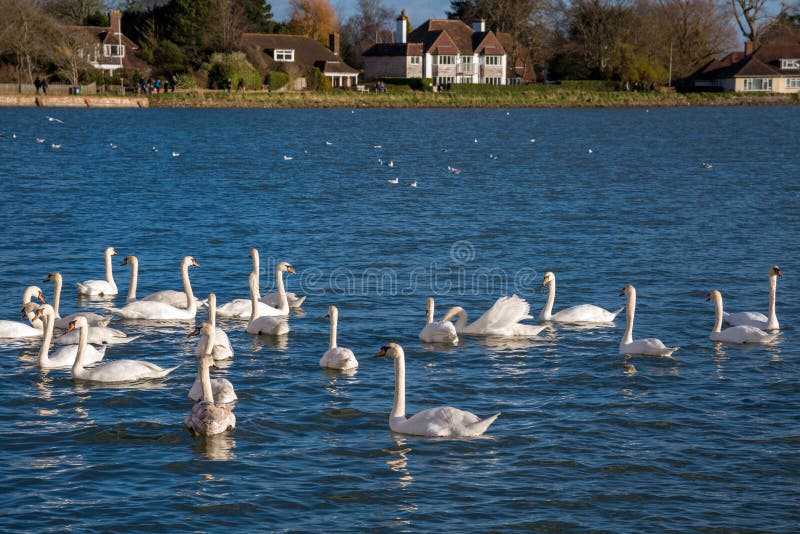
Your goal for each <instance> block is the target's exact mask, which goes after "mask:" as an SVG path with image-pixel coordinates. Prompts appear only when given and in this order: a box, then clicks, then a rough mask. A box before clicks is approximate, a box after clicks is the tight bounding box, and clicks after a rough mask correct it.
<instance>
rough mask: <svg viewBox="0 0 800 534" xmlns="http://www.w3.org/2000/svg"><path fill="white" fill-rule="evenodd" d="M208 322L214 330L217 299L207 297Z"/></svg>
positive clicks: (215, 326)
mask: <svg viewBox="0 0 800 534" xmlns="http://www.w3.org/2000/svg"><path fill="white" fill-rule="evenodd" d="M208 322H209V323H211V328H212V329H214V330H215V331H216V328H217V299H216V298H213V299H208Z"/></svg>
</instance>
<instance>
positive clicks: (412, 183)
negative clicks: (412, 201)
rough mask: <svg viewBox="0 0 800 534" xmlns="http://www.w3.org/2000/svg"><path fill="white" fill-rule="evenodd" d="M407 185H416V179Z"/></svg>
mask: <svg viewBox="0 0 800 534" xmlns="http://www.w3.org/2000/svg"><path fill="white" fill-rule="evenodd" d="M408 186H409V187H417V181H416V180H414V181H413V182H411V183H410V184H408Z"/></svg>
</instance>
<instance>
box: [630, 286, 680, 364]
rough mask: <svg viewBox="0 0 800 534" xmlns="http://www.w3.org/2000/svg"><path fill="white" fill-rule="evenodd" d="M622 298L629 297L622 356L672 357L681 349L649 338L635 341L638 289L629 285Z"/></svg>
mask: <svg viewBox="0 0 800 534" xmlns="http://www.w3.org/2000/svg"><path fill="white" fill-rule="evenodd" d="M619 294H620V296H622V295H626V296H627V306H626V308H625V321H626V326H625V334H623V336H622V341H621V342H620V344H619V353H620V354H645V355H649V356H670V355H671V354H672V353H673V352H675V351H676V350H678V348H679V347H667V346H665V345H664V343H662V342H661V340H660V339H656V338H653V337H648V338H644V339H637V340H635V341H634V339H633V318H634V316H635V314H636V288H635V287H633V286H632V285H630V284H628V285H627V286H625V287H624V288H623V289H622V291H620V293H619Z"/></svg>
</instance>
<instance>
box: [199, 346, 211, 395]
mask: <svg viewBox="0 0 800 534" xmlns="http://www.w3.org/2000/svg"><path fill="white" fill-rule="evenodd" d="M208 341H209V344H208V346H209V347H210V346H212V345H211V342H212V339H211V338H209V340H208ZM206 352H208V349H206ZM200 383H201V384H202V385H203V398H202V400H203V401H206V402H214V390H213V389H212V388H211V372H210V370H209V366H208V365H206V364H205V363H204V362H203V361H202V356H201V360H200Z"/></svg>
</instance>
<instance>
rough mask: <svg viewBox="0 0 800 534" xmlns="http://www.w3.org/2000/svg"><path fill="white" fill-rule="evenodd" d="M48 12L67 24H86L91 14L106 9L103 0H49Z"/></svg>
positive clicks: (47, 4)
mask: <svg viewBox="0 0 800 534" xmlns="http://www.w3.org/2000/svg"><path fill="white" fill-rule="evenodd" d="M44 4H45V6H46V7H47V10H48V12H50V13H52V14H53V16H54V17H56V18H57V19H58V20H60V21H62V22H64V23H66V24H85V23H86V19H88V18H89V16H90V15H92V14H94V13H96V12H98V11H101V12H102V11H104V10H106V5H105V3H104V2H103V1H101V0H47V1H46V2H44Z"/></svg>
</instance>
